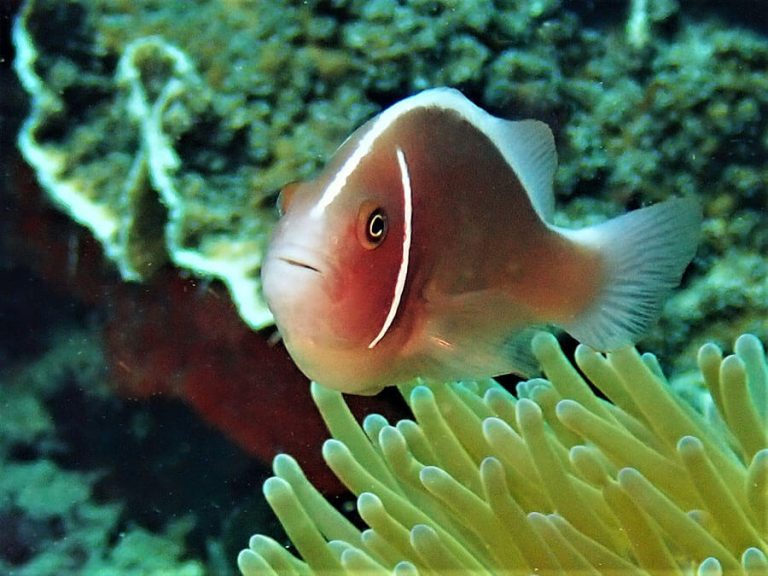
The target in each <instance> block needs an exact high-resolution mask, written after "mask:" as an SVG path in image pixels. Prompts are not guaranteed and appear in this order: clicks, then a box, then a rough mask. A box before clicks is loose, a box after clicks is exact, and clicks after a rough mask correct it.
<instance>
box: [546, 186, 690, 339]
mask: <svg viewBox="0 0 768 576" xmlns="http://www.w3.org/2000/svg"><path fill="white" fill-rule="evenodd" d="M701 218H702V215H701V207H700V205H699V203H698V202H696V201H695V200H693V199H691V198H680V199H674V200H668V201H666V202H662V203H660V204H656V205H654V206H650V207H648V208H642V209H640V210H635V211H633V212H629V213H627V214H624V215H622V216H619V217H618V218H614V219H613V220H609V221H608V222H604V223H602V224H598V225H597V226H592V227H590V228H585V229H582V230H568V231H567V232H566V231H563V230H559V231H560V232H561V233H564V234H565V235H566V236H568V237H569V238H570V239H572V240H574V241H576V242H578V243H580V244H583V245H586V246H590V247H592V248H597V249H598V250H599V252H600V253H601V255H602V256H603V258H604V263H605V266H604V275H603V278H604V281H603V286H602V288H601V290H600V292H599V294H598V296H597V298H596V300H595V302H594V303H592V304H591V305H590V306H589V307H588V308H587V309H586V310H585V311H584V312H583V313H581V314H579V315H578V316H577V317H576V318H575V319H574V320H573V322H570V323H568V324H564V325H563V328H565V330H566V331H568V333H570V334H571V335H572V336H573V337H574V338H576V339H577V340H579V341H580V342H583V343H584V344H587V345H589V346H591V347H593V348H595V349H597V350H603V351H608V350H615V349H616V348H621V347H623V346H629V345H631V344H634V343H635V342H637V340H639V339H640V338H641V337H642V336H643V334H645V332H646V331H647V330H648V329H649V328H650V326H651V325H653V323H654V322H655V321H656V319H657V318H658V317H659V315H660V314H661V309H662V306H663V305H664V302H665V300H666V299H667V296H668V295H669V293H670V292H671V291H672V289H673V288H675V287H676V286H677V285H678V284H679V283H680V277H681V276H682V275H683V271H684V270H685V268H686V267H687V266H688V264H689V263H690V261H691V260H692V259H693V256H694V254H695V253H696V247H697V245H698V242H699V235H700V229H701Z"/></svg>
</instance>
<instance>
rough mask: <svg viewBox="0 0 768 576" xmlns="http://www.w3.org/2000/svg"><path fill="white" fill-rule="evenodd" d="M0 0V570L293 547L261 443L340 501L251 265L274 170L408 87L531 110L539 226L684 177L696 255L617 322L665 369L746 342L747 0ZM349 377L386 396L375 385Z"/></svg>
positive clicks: (755, 150) (387, 409)
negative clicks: (643, 317)
mask: <svg viewBox="0 0 768 576" xmlns="http://www.w3.org/2000/svg"><path fill="white" fill-rule="evenodd" d="M0 10H1V12H0V25H1V26H2V30H1V31H0V50H2V58H1V60H0V198H1V201H2V212H1V213H0V214H1V215H0V251H1V254H0V274H1V275H2V282H0V286H2V291H1V292H0V326H2V330H0V574H6V573H7V574H15V575H28V576H44V575H48V574H50V575H54V574H56V575H65V574H73V575H74V574H78V575H79V574H84V575H88V574H94V575H95V574H99V575H102V574H116V575H117V574H120V575H122V574H126V575H131V574H136V575H138V574H142V575H143V574H157V575H160V574H163V575H164V574H170V575H173V574H184V575H198V574H212V575H219V574H220V575H228V574H237V573H238V567H237V563H236V558H237V556H238V552H239V551H240V550H241V549H242V548H244V547H246V546H247V545H248V539H249V538H250V536H251V535H252V534H257V533H258V534H266V535H269V536H271V537H273V538H275V539H277V541H278V542H280V543H283V544H285V545H287V546H290V544H289V540H288V538H286V536H285V535H284V534H283V532H282V528H281V526H280V522H278V520H277V519H276V518H275V516H274V515H273V513H272V511H271V510H270V508H269V506H268V505H267V503H266V501H265V498H264V495H263V494H262V484H263V483H264V481H265V480H266V479H267V478H268V477H270V476H271V475H272V471H271V470H270V463H271V460H272V458H273V457H274V456H275V455H276V454H279V453H288V454H291V455H292V456H293V457H294V458H295V459H296V461H297V462H298V463H299V464H300V465H301V467H302V469H303V470H304V471H305V472H306V474H307V476H308V477H309V478H310V479H311V481H312V482H313V483H314V485H315V486H317V487H318V488H319V489H320V490H321V491H322V493H323V494H324V495H325V496H326V497H327V498H328V499H329V501H330V502H331V503H333V505H334V506H335V507H336V508H337V509H339V510H340V511H341V512H342V514H343V515H345V516H348V517H349V518H352V519H353V522H356V523H359V520H358V519H357V517H356V512H355V498H354V497H353V496H352V495H350V494H349V493H348V492H347V491H346V490H345V489H344V488H343V487H342V485H341V483H340V482H339V481H338V480H337V479H336V477H335V475H334V474H333V473H331V472H330V471H329V470H328V468H327V467H326V465H325V464H324V462H323V457H322V454H321V447H322V445H323V441H324V440H325V439H326V438H327V437H328V436H329V433H328V431H327V430H326V427H325V424H324V423H323V420H322V418H321V416H320V413H319V412H318V410H317V408H316V406H315V403H314V402H313V399H312V398H311V396H310V389H309V384H308V382H307V381H306V380H305V379H304V377H303V376H302V375H301V374H300V373H299V372H298V370H297V369H296V368H295V367H294V366H293V363H292V362H291V360H290V358H289V357H288V356H287V354H286V353H285V351H284V350H283V349H282V347H281V346H280V345H279V344H276V343H275V337H274V329H273V327H272V326H271V320H270V316H269V313H268V312H267V310H266V307H265V305H264V303H263V300H262V298H261V295H260V280H259V274H258V272H259V267H260V262H261V256H262V254H263V250H264V247H265V244H266V242H267V239H268V237H269V233H270V230H271V228H272V226H273V225H274V222H275V219H276V211H275V209H274V202H275V198H276V193H277V191H278V190H279V188H280V187H281V186H282V185H284V184H286V183H287V182H290V181H295V180H299V179H303V178H306V177H309V176H311V175H312V174H314V173H315V172H316V171H317V170H318V169H319V168H320V167H321V166H322V165H323V164H324V162H325V161H326V160H327V158H328V157H329V156H330V155H331V154H332V152H333V150H334V149H335V148H336V147H337V146H338V145H339V143H340V142H341V141H343V139H344V138H345V137H346V136H347V135H348V134H349V133H350V132H351V131H352V130H353V129H354V128H355V127H357V126H359V125H360V124H361V123H363V122H364V121H365V120H366V119H368V118H369V117H371V116H372V115H374V114H375V113H377V112H378V111H379V110H381V109H382V108H384V107H386V106H388V105H390V104H392V103H394V102H396V101H398V100H400V99H402V98H404V97H406V96H408V95H410V94H413V93H415V92H417V91H419V90H422V89H425V88H429V87H432V86H440V85H448V86H453V87H456V88H459V89H460V90H462V91H463V92H464V93H465V94H466V95H467V96H468V97H469V98H470V99H472V100H473V101H474V102H476V103H477V104H478V105H481V106H482V107H483V108H485V109H487V110H489V111H490V112H492V113H493V114H495V115H497V116H501V117H506V118H512V119H517V118H537V119H540V120H543V121H545V122H547V123H548V124H549V125H550V126H551V127H552V130H553V131H554V133H555V139H556V143H557V150H558V156H559V163H560V165H559V168H558V171H557V174H556V183H555V193H556V196H557V202H558V208H559V210H560V212H559V214H558V220H557V223H558V224H560V225H567V226H574V227H578V226H583V225H586V224H589V223H594V222H598V221H601V220H603V219H605V218H606V217H609V216H614V215H616V214H620V213H622V212H624V211H626V210H628V209H632V208H637V207H639V206H642V205H646V204H649V203H653V202H658V201H660V200H663V199H665V198H668V197H670V196H673V195H689V196H694V197H696V198H699V199H700V201H701V203H702V205H703V208H704V214H705V222H704V228H703V234H702V242H701V245H700V248H699V251H698V254H697V256H696V258H695V259H694V262H693V264H692V265H691V266H690V267H689V269H688V271H687V272H686V275H685V277H684V279H683V283H682V286H681V288H680V289H679V290H677V291H676V292H675V294H674V295H673V297H672V298H671V299H670V301H669V303H668V304H667V306H666V308H665V312H664V315H663V316H662V319H661V320H660V322H659V324H658V325H657V326H656V327H655V328H654V330H653V331H652V332H651V333H650V334H649V335H648V337H647V338H645V339H644V340H643V341H642V342H640V343H639V346H638V347H639V348H640V349H641V350H643V351H646V350H649V351H652V352H654V353H655V354H656V356H657V357H658V360H659V363H660V364H661V366H662V367H663V369H664V372H665V373H667V374H668V375H670V379H671V381H672V383H676V385H677V386H678V387H679V389H680V390H683V392H682V395H683V396H685V397H691V398H695V397H697V395H698V394H700V393H701V390H703V389H704V388H703V386H702V377H701V376H700V375H699V368H698V367H697V360H696V359H697V351H698V350H699V349H700V347H701V346H702V345H704V344H705V343H706V342H715V343H716V344H718V345H719V346H720V347H721V348H722V349H724V350H726V351H730V350H732V349H733V347H734V341H735V339H736V338H737V337H738V336H739V335H740V334H742V333H745V332H748V333H751V334H753V335H755V336H756V337H757V338H758V339H759V340H762V341H763V342H766V341H768V282H767V281H766V279H767V278H768V261H767V260H766V254H768V212H767V210H768V186H767V184H766V182H768V162H767V160H768V75H767V74H766V71H767V70H768V10H766V9H765V8H764V7H763V6H762V4H761V3H760V2H751V1H742V2H729V3H724V2H715V1H709V2H707V1H703V0H700V1H696V0H694V1H691V2H677V1H674V0H645V1H643V0H632V1H626V2H623V1H618V0H617V1H607V2H588V1H584V2H567V1H557V0H530V1H526V0H519V1H507V2H505V1H501V0H496V1H492V0H467V1H456V0H454V1H449V0H444V1H426V0H413V1H410V2H407V1H403V2H394V1H372V2H362V1H360V2H357V1H354V0H348V1H344V0H327V1H310V2H298V1H297V2H289V1H278V2H266V1H245V0H243V1H225V0H220V1H214V0H211V1H197V2H182V1H178V2H154V1H149V0H142V1H133V2H120V1H116V0H104V1H94V0H82V1H66V2H62V1H54V0H47V1H46V0H38V1H28V2H13V1H5V2H3V4H2V6H1V7H0ZM558 337H559V340H560V343H561V345H562V347H563V349H564V351H565V353H566V355H568V356H569V357H572V356H573V351H574V348H575V343H574V342H573V341H572V340H569V339H568V338H567V337H566V336H560V335H558ZM752 365H758V364H752ZM762 366H764V363H763V364H762ZM763 369H764V368H763ZM757 372H759V370H757V369H753V370H752V372H750V373H751V374H757ZM751 378H752V379H751V380H750V382H751V390H752V393H753V398H754V404H755V405H756V408H755V412H756V414H757V418H758V420H757V422H758V427H759V426H760V425H761V423H762V424H763V425H764V424H765V417H766V416H765V413H766V411H768V410H767V409H766V406H765V402H764V397H763V396H759V395H758V393H757V392H755V391H756V390H757V385H756V384H754V382H755V381H756V379H757V378H758V377H757V376H752V377H751ZM502 381H503V382H504V383H505V384H506V385H507V386H508V387H509V388H510V389H511V390H515V383H516V379H515V378H503V379H502ZM518 393H519V394H523V395H524V394H526V389H525V387H524V386H523V387H522V388H520V389H519V392H518ZM346 400H347V402H348V404H349V405H350V407H351V409H352V411H353V413H354V414H355V416H356V417H357V419H358V420H360V419H362V418H363V417H364V416H365V415H366V414H371V413H378V414H384V415H385V416H386V417H387V418H389V419H391V420H393V421H394V420H396V419H399V418H404V417H407V416H408V415H409V414H410V412H409V408H408V406H406V402H403V400H402V398H401V396H400V395H399V394H398V392H397V391H388V392H387V393H384V394H381V395H380V396H377V397H374V398H355V397H349V398H347V399H346ZM410 406H411V408H410V409H412V408H413V405H412V403H411V404H410ZM478 410H479V408H478ZM760 418H763V419H762V420H760ZM726 420H727V419H726ZM759 432H760V430H758V432H757V434H758V436H759ZM762 432H763V433H765V429H764V427H763V430H762ZM736 435H738V434H736ZM571 440H572V439H571ZM574 442H575V441H574ZM763 446H765V445H763ZM764 452H765V450H764V449H763V450H762V452H761V450H760V447H759V439H758V445H757V448H755V446H752V447H751V448H749V449H745V453H747V454H758V453H764ZM747 460H748V459H747ZM763 460H765V461H768V457H763ZM747 464H748V462H747ZM761 466H763V465H762V464H761ZM745 469H746V468H745ZM762 469H763V468H760V470H762ZM765 469H766V470H768V468H765ZM759 522H760V519H759V518H758V523H757V524H756V528H755V529H756V530H757V531H758V533H759V534H760V535H761V537H762V540H761V542H762V546H763V547H764V546H765V545H766V544H765V542H766V538H767V536H766V534H767V532H766V531H765V530H766V528H765V527H764V525H762V524H759ZM705 524H706V523H705ZM761 526H762V530H763V532H759V530H760V529H761ZM715 532H716V530H715ZM747 540H748V539H747ZM758 543H759V542H758V541H757V540H756V541H755V542H754V543H752V544H750V545H751V546H756V547H757V548H760V546H759V545H758ZM763 552H765V553H766V554H768V551H766V550H765V549H764V548H763ZM246 562H247V560H246ZM755 562H757V560H756V561H755ZM241 567H242V564H241ZM294 568H295V567H294ZM247 569H248V565H245V569H244V571H245V572H246V573H248V574H251V573H257V572H255V571H251V572H248V571H247ZM295 570H297V573H304V572H301V571H300V569H299V568H295ZM264 573H268V572H264ZM403 573H405V572H403ZM755 573H757V572H755Z"/></svg>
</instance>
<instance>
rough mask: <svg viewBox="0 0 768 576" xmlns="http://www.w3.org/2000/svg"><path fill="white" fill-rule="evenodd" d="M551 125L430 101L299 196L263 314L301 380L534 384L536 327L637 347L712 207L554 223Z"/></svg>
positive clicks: (598, 343)
mask: <svg viewBox="0 0 768 576" xmlns="http://www.w3.org/2000/svg"><path fill="white" fill-rule="evenodd" d="M556 163H557V161H556V153H555V147H554V140H553V137H552V133H551V131H550V130H549V128H548V127H547V126H546V125H545V124H543V123H541V122H538V121H535V120H523V121H518V122H513V121H507V120H503V119H500V118H496V117H494V116H492V115H490V114H488V113H486V112H485V111H483V110H482V109H480V108H479V107H477V106H475V105H474V104H472V103H471V102H470V101H469V100H468V99H466V98H465V97H464V96H463V95H461V93H459V92H458V91H455V90H452V89H447V88H436V89H432V90H427V91H425V92H422V93H420V94H417V95H415V96H412V97H410V98H407V99H405V100H402V101H400V102H398V103H397V104H395V105H393V106H392V107H390V108H388V109H387V110H385V111H384V112H382V113H381V114H380V115H379V116H377V117H375V118H373V119H372V120H370V121H369V122H368V123H366V124H365V125H363V126H362V127H360V128H359V129H358V130H357V131H355V132H354V133H353V134H352V135H351V136H350V137H349V138H348V139H347V140H346V141H345V142H344V143H343V144H342V145H341V146H340V148H339V149H338V150H337V152H336V153H335V155H334V156H333V157H332V159H331V160H330V162H329V163H328V165H327V166H326V167H325V169H324V170H323V171H322V172H321V173H320V174H319V175H318V176H317V178H315V179H314V180H311V181H308V182H304V183H299V184H294V185H291V186H289V187H287V188H286V189H285V190H284V191H283V193H282V198H281V204H282V207H283V212H284V213H283V216H282V218H281V220H280V222H279V223H278V226H277V228H276V230H275V232H274V236H273V238H272V241H271V243H270V246H269V249H268V251H267V254H266V257H265V262H264V266H263V268H262V279H263V285H264V293H265V297H266V299H267V303H268V305H269V307H270V309H271V311H272V312H273V314H274V317H275V321H276V323H277V326H278V329H279V330H280V333H281V334H282V336H283V338H284V340H285V344H286V346H287V348H288V350H289V352H290V353H291V355H292V357H293V358H294V360H295V361H296V363H297V365H298V366H299V368H300V369H301V370H302V371H303V372H304V373H305V374H306V375H307V376H308V377H310V378H311V379H313V380H315V381H317V382H318V383H320V384H322V385H325V386H327V387H331V388H335V389H338V390H342V391H345V392H353V393H362V394H371V393H375V392H376V391H378V390H380V389H381V388H382V387H384V386H387V385H393V384H398V383H402V382H405V381H408V380H411V379H413V378H415V377H418V376H421V377H427V378H435V379H460V378H478V377H484V376H494V375H498V374H503V373H509V372H517V373H520V374H530V373H532V372H533V371H534V370H535V364H534V361H533V359H532V358H531V354H530V351H529V340H530V333H531V327H532V326H535V325H541V324H557V325H560V326H562V327H563V328H564V329H565V330H567V331H568V332H569V333H571V334H572V335H573V336H574V337H576V338H577V339H579V340H580V341H582V342H584V343H586V344H588V345H590V346H592V347H594V348H596V349H599V350H612V349H615V348H619V347H622V346H628V345H631V344H633V343H634V342H635V341H636V340H637V339H638V338H640V337H641V336H642V335H643V333H644V332H645V331H646V330H647V329H648V327H649V326H650V325H651V324H652V323H653V322H654V321H655V320H656V318H657V317H658V315H659V313H660V310H661V306H662V304H663V302H664V300H665V298H666V296H667V294H668V293H669V291H670V290H671V289H672V288H673V287H674V286H676V285H677V284H678V283H679V280H680V277H681V275H682V272H683V270H684V269H685V267H686V266H687V265H688V263H689V262H690V260H691V259H692V258H693V255H694V253H695V250H696V246H697V243H698V236H699V228H700V223H701V213H700V208H699V206H698V204H697V203H696V202H695V201H694V200H691V199H676V200H670V201H667V202H664V203H661V204H658V205H656V206H652V207H649V208H644V209H641V210H637V211H634V212H630V213H628V214H625V215H623V216H620V217H618V218H616V219H614V220H610V221H608V222H605V223H603V224H599V225H597V226H593V227H590V228H585V229H582V230H567V229H563V228H558V227H556V226H554V225H553V224H552V223H551V219H552V214H553V211H554V196H553V192H552V182H553V178H554V171H555V168H556Z"/></svg>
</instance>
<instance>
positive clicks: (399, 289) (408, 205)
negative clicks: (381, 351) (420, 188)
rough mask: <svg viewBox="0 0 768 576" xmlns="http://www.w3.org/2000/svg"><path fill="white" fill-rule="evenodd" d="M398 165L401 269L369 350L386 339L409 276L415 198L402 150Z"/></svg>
mask: <svg viewBox="0 0 768 576" xmlns="http://www.w3.org/2000/svg"><path fill="white" fill-rule="evenodd" d="M397 164H398V166H400V179H401V180H402V183H403V253H402V258H401V260H400V269H399V270H398V271H397V280H396V281H395V291H394V294H393V295H392V303H391V304H390V306H389V312H388V313H387V317H386V318H385V319H384V324H383V325H382V326H381V330H379V333H378V334H377V335H376V338H374V339H373V340H371V343H370V344H368V348H373V347H374V346H376V344H378V343H379V341H381V339H382V338H384V335H385V334H386V333H387V330H389V327H390V326H391V325H392V322H393V321H394V320H395V316H396V315H397V309H398V308H399V306H400V300H401V298H402V297H403V290H404V289H405V278H406V276H407V275H408V263H409V260H410V257H411V220H412V219H413V198H412V193H411V176H410V174H409V172H408V164H407V163H406V162H405V154H403V151H402V149H401V148H398V149H397Z"/></svg>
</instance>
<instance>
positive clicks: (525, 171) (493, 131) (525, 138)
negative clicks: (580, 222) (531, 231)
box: [392, 88, 557, 223]
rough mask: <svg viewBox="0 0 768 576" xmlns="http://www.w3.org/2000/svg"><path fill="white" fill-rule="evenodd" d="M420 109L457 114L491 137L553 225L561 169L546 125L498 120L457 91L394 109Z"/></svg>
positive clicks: (427, 94) (434, 93)
mask: <svg viewBox="0 0 768 576" xmlns="http://www.w3.org/2000/svg"><path fill="white" fill-rule="evenodd" d="M417 106H427V107H429V106H436V107H439V108H444V109H449V110H454V111H456V112H458V113H459V114H460V115H461V116H463V117H464V118H465V119H466V120H468V121H469V122H471V123H472V124H474V125H475V127H477V129H478V130H480V131H481V132H482V133H483V134H485V135H486V136H488V138H489V139H490V140H491V142H493V144H494V145H495V146H496V148H498V149H499V152H501V155H502V156H503V157H504V160H506V161H507V163H508V164H509V165H510V166H511V167H512V169H513V170H514V171H515V174H516V175H517V177H518V179H519V180H520V182H521V183H522V185H523V188H525V191H526V192H527V194H528V197H529V198H530V199H531V204H532V205H533V208H534V209H535V210H536V212H537V214H538V215H539V217H540V218H541V219H542V220H544V221H545V222H547V223H551V222H552V216H553V214H554V211H555V196H554V193H553V191H552V183H553V181H554V179H555V169H556V168H557V152H556V151H555V138H554V136H552V131H551V130H550V129H549V127H548V126H547V125H546V124H545V123H544V122H539V121H538V120H520V121H512V120H504V119H503V118H497V117H496V116H493V115H492V114H489V113H488V112H486V111H485V110H483V109H482V108H480V107H479V106H477V105H476V104H474V103H473V102H472V101H470V100H469V99H468V98H467V97H466V96H464V95H463V94H462V93H461V92H459V91H458V90H455V89H453V88H433V89H431V90H425V91H424V92H421V93H419V94H417V95H415V96H411V97H410V98H406V99H405V100H403V101H401V102H399V103H398V104H396V105H395V106H393V107H392V109H395V108H396V109H397V113H401V112H403V111H405V110H409V109H413V108H415V107H417ZM392 113H395V111H394V110H393V112H392Z"/></svg>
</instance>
